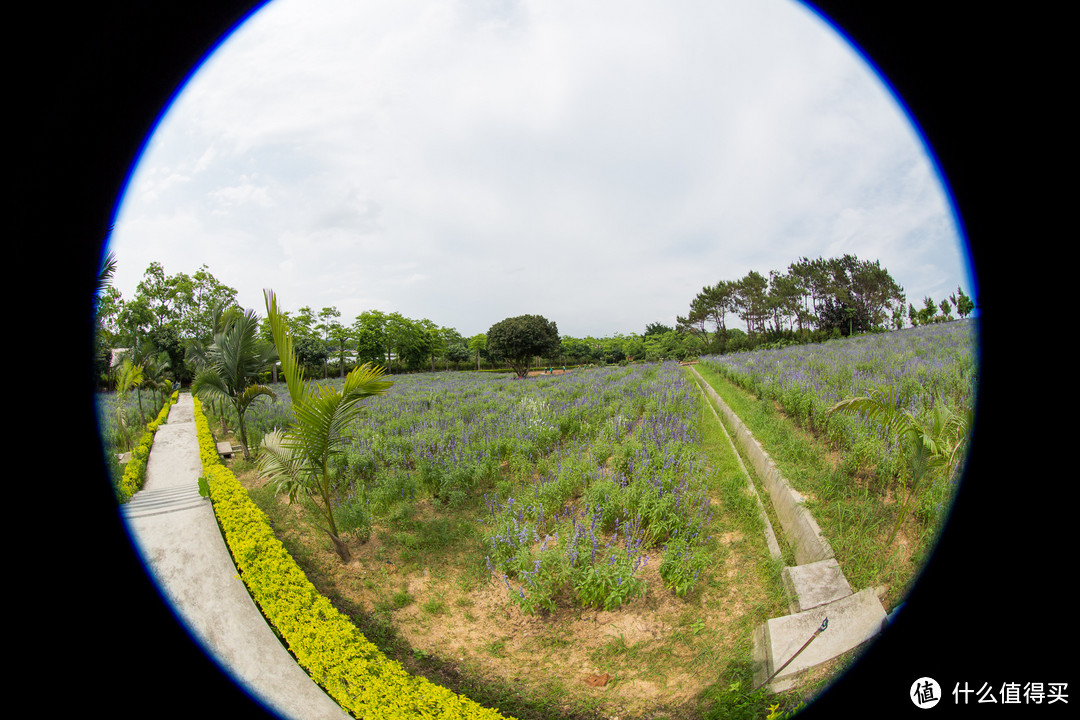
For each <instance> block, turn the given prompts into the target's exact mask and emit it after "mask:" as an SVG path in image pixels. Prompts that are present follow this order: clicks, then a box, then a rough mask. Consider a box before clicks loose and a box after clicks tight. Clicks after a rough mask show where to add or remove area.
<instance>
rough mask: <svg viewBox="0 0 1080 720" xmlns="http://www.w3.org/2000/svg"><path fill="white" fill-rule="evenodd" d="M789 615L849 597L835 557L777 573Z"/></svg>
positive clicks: (844, 579)
mask: <svg viewBox="0 0 1080 720" xmlns="http://www.w3.org/2000/svg"><path fill="white" fill-rule="evenodd" d="M780 579H781V580H783V582H784V592H785V593H786V594H787V596H788V607H789V608H790V609H791V612H792V614H794V613H800V612H803V611H804V610H809V609H810V608H814V607H817V606H818V605H824V604H825V603H829V602H832V601H833V600H839V599H840V598H843V597H847V596H848V595H850V594H851V592H852V591H851V585H849V584H848V581H847V578H846V577H844V571H843V570H841V569H840V563H838V562H837V561H836V558H828V559H827V560H819V561H817V562H813V563H808V564H806V565H795V566H793V567H786V568H784V569H783V570H782V571H781V572H780Z"/></svg>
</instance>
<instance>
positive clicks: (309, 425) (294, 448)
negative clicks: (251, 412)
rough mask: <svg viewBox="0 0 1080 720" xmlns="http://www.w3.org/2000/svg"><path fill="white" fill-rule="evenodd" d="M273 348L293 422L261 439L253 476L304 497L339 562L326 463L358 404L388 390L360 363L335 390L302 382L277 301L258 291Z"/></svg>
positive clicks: (342, 552) (343, 549)
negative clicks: (320, 521)
mask: <svg viewBox="0 0 1080 720" xmlns="http://www.w3.org/2000/svg"><path fill="white" fill-rule="evenodd" d="M264 296H265V299H266V313H267V318H268V319H269V321H270V328H271V333H272V335H273V338H274V347H275V348H276V349H277V353H278V357H279V358H280V359H281V367H282V371H283V373H284V374H285V381H286V383H287V385H288V388H289V395H290V397H291V398H292V408H293V417H294V420H293V422H292V423H291V424H290V425H289V427H288V428H287V429H286V430H285V431H280V430H273V431H271V432H270V433H268V434H267V435H266V436H265V437H264V438H263V444H262V452H261V453H260V454H259V471H260V472H261V473H263V474H265V475H267V476H268V477H270V478H271V479H272V480H273V481H274V482H275V483H276V485H277V487H278V490H279V491H285V492H288V494H289V501H290V502H295V501H296V497H297V495H299V494H300V493H304V494H306V495H307V496H308V497H309V498H310V499H311V501H312V503H313V505H314V506H315V509H316V511H317V512H318V514H319V517H320V518H321V520H322V522H323V523H324V527H323V528H322V529H323V531H324V532H326V533H327V535H329V536H330V540H331V542H333V544H334V549H335V551H336V552H337V554H338V557H340V558H341V561H342V562H348V561H349V560H350V559H351V557H352V554H351V553H350V552H349V548H348V546H347V545H346V544H345V543H344V542H343V541H342V540H341V538H340V536H339V533H338V526H337V523H336V522H335V520H334V508H333V499H332V494H333V490H334V484H335V479H336V478H334V477H333V472H334V471H333V468H332V464H331V459H332V458H333V456H335V455H338V454H340V453H341V452H342V451H343V447H344V438H343V435H342V433H343V431H344V430H345V428H347V427H348V426H349V424H350V423H351V422H352V421H353V420H354V419H355V417H356V415H357V414H358V413H359V412H360V409H361V406H360V401H361V400H363V399H364V398H367V397H371V396H373V395H381V394H383V393H385V392H386V391H387V390H388V389H389V388H390V386H391V385H392V384H393V383H392V382H391V381H389V380H385V379H383V369H382V368H381V367H372V366H371V365H370V364H368V363H365V364H364V365H361V366H359V367H357V368H355V369H354V370H353V371H352V372H350V373H349V374H348V375H347V376H346V377H345V382H344V383H343V384H342V387H341V389H340V390H339V389H337V388H333V387H330V386H328V385H317V384H314V383H306V382H305V381H304V367H303V365H302V364H301V363H300V359H299V357H298V356H297V354H296V350H295V349H294V347H293V338H292V337H291V335H290V333H289V330H288V328H287V327H286V323H285V320H284V318H283V317H282V315H281V313H280V312H279V311H278V306H277V299H276V298H275V296H274V293H273V292H272V291H270V290H266V291H264Z"/></svg>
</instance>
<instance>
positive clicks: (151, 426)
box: [116, 391, 180, 504]
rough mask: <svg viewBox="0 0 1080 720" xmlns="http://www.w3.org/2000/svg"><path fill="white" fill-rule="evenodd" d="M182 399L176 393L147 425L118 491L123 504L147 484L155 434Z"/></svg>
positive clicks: (121, 478)
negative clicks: (148, 464) (147, 464)
mask: <svg viewBox="0 0 1080 720" xmlns="http://www.w3.org/2000/svg"><path fill="white" fill-rule="evenodd" d="M178 397H180V393H179V391H177V392H174V393H173V394H172V397H171V398H169V402H167V403H165V405H164V407H162V408H161V412H159V413H158V416H157V417H156V418H154V419H153V420H151V421H150V422H148V423H147V424H146V430H144V431H143V435H142V437H141V438H140V439H139V444H138V445H137V446H136V447H135V449H134V450H132V451H131V459H130V460H128V463H127V465H125V466H124V474H123V475H122V476H121V477H120V487H119V488H118V489H117V492H116V494H117V498H116V499H117V500H119V501H120V503H121V504H123V503H126V502H127V501H128V500H130V499H131V496H132V495H134V494H135V493H137V492H139V491H140V490H142V486H143V483H144V482H146V463H147V461H148V460H149V459H150V448H151V447H152V446H153V444H154V433H156V432H157V429H158V428H159V427H161V426H162V425H164V424H165V421H166V420H168V419H169V409H170V408H171V407H172V406H173V405H175V404H176V400H177V398H178Z"/></svg>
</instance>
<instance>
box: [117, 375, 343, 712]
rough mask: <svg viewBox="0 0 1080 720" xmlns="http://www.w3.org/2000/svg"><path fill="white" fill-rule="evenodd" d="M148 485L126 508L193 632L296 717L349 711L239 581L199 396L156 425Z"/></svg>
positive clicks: (266, 699) (245, 681) (152, 566)
mask: <svg viewBox="0 0 1080 720" xmlns="http://www.w3.org/2000/svg"><path fill="white" fill-rule="evenodd" d="M146 470H147V477H146V483H145V486H144V488H143V490H141V491H140V492H138V493H136V494H135V496H134V497H133V498H132V499H131V501H130V502H129V503H128V504H127V505H126V506H125V507H124V509H123V512H124V515H125V518H126V521H127V524H128V528H129V532H130V534H131V536H132V538H133V540H134V541H135V546H136V548H137V549H138V551H139V553H140V554H141V556H142V558H143V561H144V563H145V564H146V566H147V567H148V568H149V570H150V571H151V574H152V575H153V576H154V577H155V578H156V579H157V583H158V587H159V588H160V590H161V592H162V594H163V595H164V596H165V597H167V598H168V599H169V601H170V602H171V604H172V606H173V608H174V609H175V611H176V613H177V615H178V616H179V617H180V618H181V619H182V620H183V622H184V624H185V625H186V627H187V629H188V632H189V633H190V634H191V635H192V636H193V637H194V638H196V639H198V640H199V642H200V643H201V644H202V646H203V648H204V649H205V650H206V652H207V654H208V655H209V656H210V657H212V658H214V659H215V660H216V661H217V663H218V664H219V665H220V666H222V667H223V668H224V669H225V671H227V672H228V673H229V674H230V675H231V676H232V677H233V678H234V680H236V681H237V682H238V683H239V684H240V685H241V687H243V688H245V689H246V690H247V692H248V693H249V694H251V695H252V696H254V697H257V698H259V699H260V700H261V701H262V702H263V703H264V704H265V705H266V706H267V707H268V708H272V709H273V710H274V711H275V712H277V713H278V714H280V715H282V716H284V717H286V718H290V719H291V720H345V718H348V717H349V715H347V714H346V713H345V712H344V711H343V710H342V709H341V708H340V707H339V706H338V705H337V703H335V702H334V701H333V700H332V699H331V698H330V697H329V696H328V695H327V694H326V693H325V692H324V691H323V690H322V688H320V687H319V686H318V685H316V684H315V682H314V681H312V680H311V678H310V677H308V675H307V673H306V672H304V670H303V669H302V668H301V667H300V666H299V665H297V664H296V660H295V659H294V658H293V656H292V655H290V654H289V652H288V651H287V650H286V649H285V647H284V646H282V644H281V641H280V640H279V639H278V638H277V636H276V635H275V634H274V632H273V630H271V629H270V627H269V625H267V624H266V619H265V618H264V617H263V616H262V613H261V612H259V609H258V608H257V607H256V606H255V603H254V601H253V600H252V599H251V596H250V595H249V594H248V592H247V588H246V587H245V586H244V584H243V582H242V581H241V580H240V578H239V576H238V574H237V571H236V566H235V565H234V564H233V562H232V556H231V555H230V554H229V550H228V547H227V546H226V545H225V541H224V539H223V538H222V537H221V531H220V529H219V528H218V524H217V519H216V518H215V516H214V511H213V508H212V506H211V504H210V501H209V500H208V499H205V498H202V497H200V496H199V494H198V479H199V476H200V475H201V474H202V465H201V462H200V460H199V447H198V440H197V437H196V434H195V415H194V403H193V402H192V399H191V396H190V395H188V394H181V395H180V398H179V401H178V402H177V404H176V405H174V406H173V407H172V409H171V411H170V412H169V419H168V422H167V423H166V424H164V425H162V426H161V427H160V428H158V431H157V433H156V434H155V436H154V445H153V447H152V448H151V450H150V458H149V460H148V461H147V468H146Z"/></svg>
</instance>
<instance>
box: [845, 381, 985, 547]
mask: <svg viewBox="0 0 1080 720" xmlns="http://www.w3.org/2000/svg"><path fill="white" fill-rule="evenodd" d="M841 412H846V413H858V414H860V415H862V416H864V417H866V418H867V419H869V420H873V421H876V422H879V423H881V424H882V425H883V426H884V427H885V428H886V429H887V431H888V432H891V433H893V434H894V435H895V436H897V437H899V438H900V440H901V442H902V443H903V444H904V449H905V453H906V457H907V464H908V469H909V471H910V473H911V482H910V484H909V485H906V487H902V489H901V492H903V493H904V498H903V500H902V501H901V504H900V511H899V514H898V515H897V519H896V526H895V527H894V528H893V530H892V533H890V535H889V539H888V540H887V541H886V543H885V544H886V545H891V544H892V541H893V539H895V538H896V533H897V531H899V529H900V525H901V524H902V523H903V522H904V518H906V517H907V514H908V512H909V511H910V510H911V508H912V507H914V505H915V503H916V502H917V501H918V497H919V493H920V492H921V491H922V489H923V488H924V487H925V486H926V484H927V483H928V482H929V481H930V480H932V478H933V476H934V473H936V472H941V471H946V472H952V471H954V470H955V469H956V467H957V464H958V462H959V459H960V458H961V457H962V454H963V449H964V447H965V446H966V444H967V439H968V426H969V425H970V419H969V418H967V417H964V416H961V415H957V414H955V413H953V412H952V411H951V410H949V409H948V408H947V407H946V406H944V405H941V404H939V405H936V406H935V407H934V410H933V413H932V414H931V416H930V418H929V420H928V421H926V422H920V421H919V420H917V419H916V418H915V416H913V415H912V414H911V413H910V412H908V411H906V410H900V398H899V395H898V393H897V391H896V390H895V389H893V388H891V387H879V388H876V389H875V390H874V391H873V392H871V394H870V395H863V396H858V397H848V398H845V399H844V400H841V401H840V402H838V403H836V404H835V405H833V406H832V407H831V408H829V410H828V412H827V413H826V422H828V418H830V417H832V416H833V415H834V414H836V413H841ZM905 490H906V492H905Z"/></svg>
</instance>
